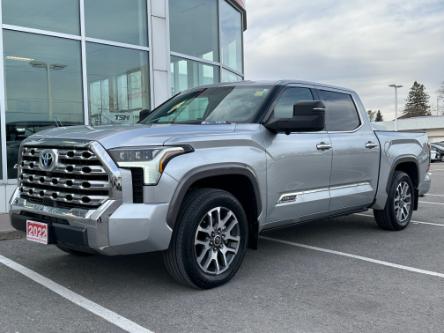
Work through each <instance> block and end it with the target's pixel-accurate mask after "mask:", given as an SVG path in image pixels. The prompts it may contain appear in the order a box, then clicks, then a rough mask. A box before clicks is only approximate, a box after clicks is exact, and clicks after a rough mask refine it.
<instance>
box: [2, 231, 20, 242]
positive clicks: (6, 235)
mask: <svg viewBox="0 0 444 333" xmlns="http://www.w3.org/2000/svg"><path fill="white" fill-rule="evenodd" d="M24 237H25V233H24V232H23V231H18V230H14V231H0V241H4V240H13V239H20V238H24Z"/></svg>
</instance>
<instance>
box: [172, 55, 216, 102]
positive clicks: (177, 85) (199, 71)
mask: <svg viewBox="0 0 444 333" xmlns="http://www.w3.org/2000/svg"><path fill="white" fill-rule="evenodd" d="M217 82H219V68H218V67H216V66H213V65H208V64H205V63H200V62H197V61H192V60H188V59H184V58H179V57H174V56H172V57H171V91H172V93H173V94H175V93H177V92H179V91H183V90H187V89H190V88H194V87H197V86H202V85H206V84H213V83H217Z"/></svg>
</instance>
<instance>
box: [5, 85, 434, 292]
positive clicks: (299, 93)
mask: <svg viewBox="0 0 444 333" xmlns="http://www.w3.org/2000/svg"><path fill="white" fill-rule="evenodd" d="M429 166H430V147H429V145H428V140H427V135H426V134H424V133H413V132H412V133H408V132H403V133H398V132H391V131H380V130H374V129H373V128H372V125H371V123H370V121H369V119H368V117H367V113H366V111H365V108H364V106H363V105H362V102H361V100H360V98H359V97H358V95H357V94H356V93H355V92H354V91H353V90H350V89H345V88H340V87H333V86H329V85H323V84H317V83H310V82H303V81H278V82H252V81H244V82H240V83H230V84H219V85H214V86H205V87H199V88H195V89H192V90H189V91H185V92H182V93H180V94H178V95H176V96H174V97H172V98H171V99H169V100H167V101H166V102H165V103H164V104H162V105H160V106H159V107H157V108H156V109H154V110H153V111H152V112H150V113H148V114H147V115H146V112H145V118H143V119H141V120H140V122H139V123H138V124H136V125H128V126H120V125H119V126H113V125H109V126H97V127H93V126H73V127H62V128H56V129H51V130H45V131H42V132H39V133H37V134H34V135H32V136H30V137H29V138H27V139H26V140H24V141H23V143H22V145H21V147H20V150H19V161H18V175H19V176H18V187H17V190H16V191H15V193H14V194H13V196H12V198H11V201H10V216H11V221H12V224H13V226H14V227H15V228H17V229H19V230H24V231H26V233H27V238H28V239H29V240H32V241H36V242H40V243H44V244H55V245H56V246H57V247H58V248H60V249H61V250H63V251H66V252H68V253H70V254H74V255H88V254H103V255H129V254H136V253H144V252H151V251H162V252H163V253H164V260H165V266H166V268H167V270H168V271H169V273H170V274H171V276H172V277H173V278H175V279H176V280H177V281H178V282H180V283H183V284H186V285H189V286H192V287H195V288H202V289H207V288H212V287H216V286H219V285H221V284H223V283H225V282H227V281H228V280H230V279H231V278H232V277H233V276H234V275H235V273H236V272H237V270H238V269H239V267H240V265H241V263H242V261H243V258H244V255H245V253H246V251H247V248H248V247H250V248H256V247H257V246H258V235H259V234H260V233H261V232H263V231H265V230H268V229H271V228H282V227H287V226H290V225H293V224H295V223H299V222H304V221H308V220H315V219H321V218H326V217H332V216H340V215H347V214H352V213H356V212H360V211H365V210H367V209H373V211H374V216H375V220H376V223H377V224H378V225H379V226H380V227H381V228H382V229H385V230H391V231H397V230H402V229H404V228H405V227H407V225H408V224H409V222H410V220H411V217H412V213H413V211H414V210H416V209H417V208H418V196H419V195H421V194H424V193H426V192H427V191H428V190H429V188H430V174H429V172H428V171H429Z"/></svg>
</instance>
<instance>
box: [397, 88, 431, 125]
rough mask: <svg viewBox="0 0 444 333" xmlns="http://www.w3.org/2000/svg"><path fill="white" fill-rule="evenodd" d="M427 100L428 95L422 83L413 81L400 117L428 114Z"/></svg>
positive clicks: (428, 98)
mask: <svg viewBox="0 0 444 333" xmlns="http://www.w3.org/2000/svg"><path fill="white" fill-rule="evenodd" d="M429 100H430V96H429V94H427V93H426V91H425V87H424V85H423V84H421V83H418V82H417V81H415V82H414V83H413V86H412V87H411V88H410V91H409V95H408V97H407V103H406V104H405V108H404V113H403V115H402V117H403V118H410V117H420V116H430V115H431V112H430V104H429Z"/></svg>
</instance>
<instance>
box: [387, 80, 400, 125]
mask: <svg viewBox="0 0 444 333" xmlns="http://www.w3.org/2000/svg"><path fill="white" fill-rule="evenodd" d="M389 87H391V88H395V131H398V88H402V86H401V85H400V84H391V85H389Z"/></svg>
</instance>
